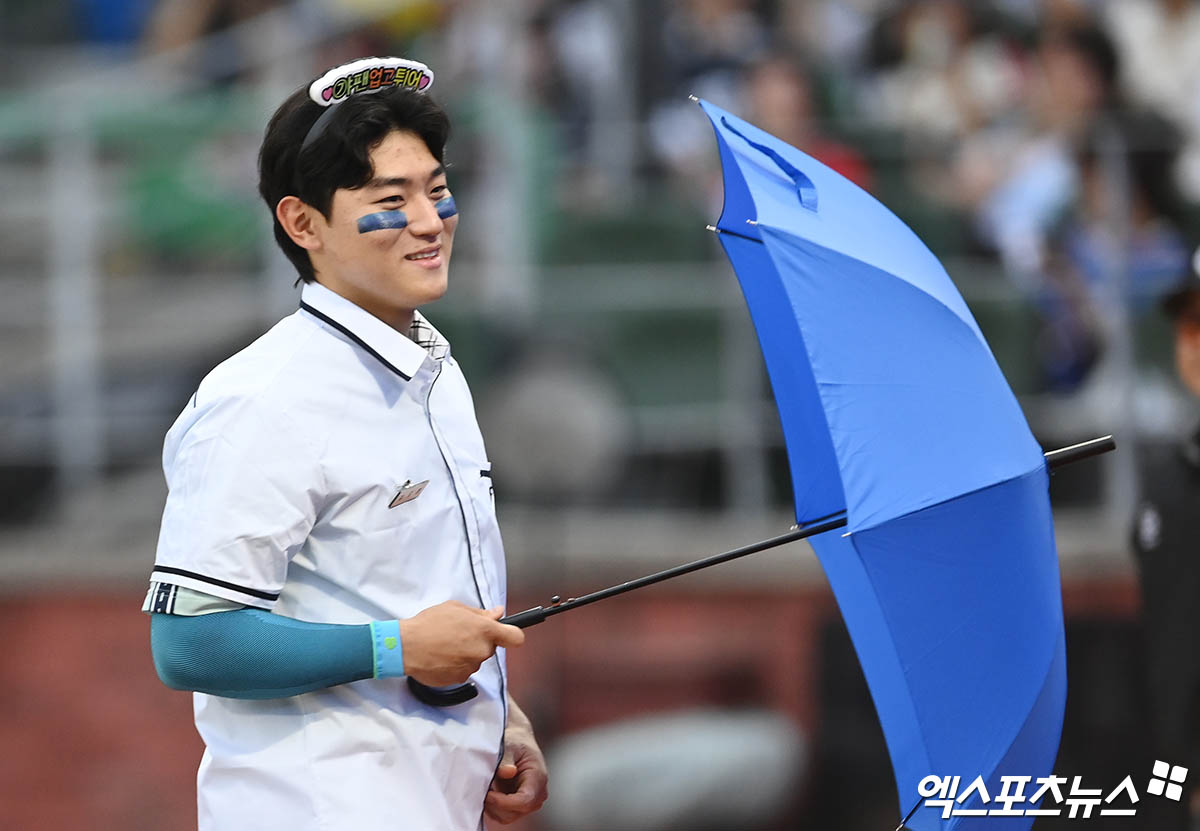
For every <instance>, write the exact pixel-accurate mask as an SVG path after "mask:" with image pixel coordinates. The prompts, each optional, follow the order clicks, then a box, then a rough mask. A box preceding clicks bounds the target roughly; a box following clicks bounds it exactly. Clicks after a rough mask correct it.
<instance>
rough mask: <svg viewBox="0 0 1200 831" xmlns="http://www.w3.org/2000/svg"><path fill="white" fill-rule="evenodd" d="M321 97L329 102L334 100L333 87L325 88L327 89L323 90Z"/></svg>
mask: <svg viewBox="0 0 1200 831" xmlns="http://www.w3.org/2000/svg"><path fill="white" fill-rule="evenodd" d="M321 97H322V98H324V99H325V100H326V101H328V100H329V99H330V98H332V97H333V87H325V89H323V90H321Z"/></svg>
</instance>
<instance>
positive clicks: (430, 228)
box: [405, 198, 445, 237]
mask: <svg viewBox="0 0 1200 831" xmlns="http://www.w3.org/2000/svg"><path fill="white" fill-rule="evenodd" d="M405 213H407V214H408V230H409V231H411V232H412V233H413V234H415V235H417V236H421V237H432V236H437V235H438V234H440V233H441V232H442V228H443V227H445V220H443V219H442V218H441V216H439V215H438V211H437V205H436V204H434V201H433V200H432V199H428V198H425V199H417V200H415V204H412V205H409V207H408V209H407V210H406V211H405Z"/></svg>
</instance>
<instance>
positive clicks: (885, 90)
mask: <svg viewBox="0 0 1200 831" xmlns="http://www.w3.org/2000/svg"><path fill="white" fill-rule="evenodd" d="M984 24H985V21H984V19H983V16H982V14H981V12H980V10H979V9H978V8H976V7H972V6H969V5H968V4H963V3H957V2H951V1H950V0H921V2H917V3H911V4H907V5H904V6H902V7H901V8H900V9H899V10H898V11H897V12H896V13H895V14H893V15H892V16H891V17H890V18H887V19H885V20H884V21H882V22H881V24H880V28H879V29H878V30H877V32H876V37H875V44H874V50H873V52H874V55H873V59H874V63H875V66H876V74H875V76H874V77H873V78H872V79H870V80H868V81H867V83H866V84H865V86H864V95H863V102H862V109H863V112H864V115H866V116H867V118H868V120H870V121H872V122H874V123H876V124H881V125H884V126H888V127H895V128H898V129H899V130H901V131H902V132H903V133H904V134H905V135H907V136H910V137H912V138H914V139H916V140H917V142H918V143H919V144H920V145H926V146H927V145H928V143H929V142H930V141H931V140H933V141H939V142H943V143H952V142H954V141H956V140H958V139H961V138H962V137H963V136H965V135H967V134H969V133H970V132H972V131H974V130H976V129H979V128H980V127H982V126H986V125H987V124H990V123H992V122H993V121H995V120H997V119H999V118H1002V117H1003V116H1004V115H1005V114H1007V113H1009V112H1011V111H1012V110H1013V109H1014V108H1016V107H1018V106H1019V105H1020V95H1021V92H1022V83H1021V81H1022V67H1021V64H1020V62H1019V60H1018V56H1017V55H1016V54H1015V53H1014V51H1013V50H1012V48H1011V47H1010V45H1009V44H1008V42H1007V41H1006V39H1005V38H1003V37H1001V36H1000V33H999V31H997V30H995V29H994V28H989V27H987V26H985V25H984Z"/></svg>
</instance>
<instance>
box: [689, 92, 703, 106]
mask: <svg viewBox="0 0 1200 831" xmlns="http://www.w3.org/2000/svg"><path fill="white" fill-rule="evenodd" d="M688 100H689V101H695V102H696V103H697V104H699V103H700V99H699V98H697V97H696V96H694V95H691V94H689V95H688Z"/></svg>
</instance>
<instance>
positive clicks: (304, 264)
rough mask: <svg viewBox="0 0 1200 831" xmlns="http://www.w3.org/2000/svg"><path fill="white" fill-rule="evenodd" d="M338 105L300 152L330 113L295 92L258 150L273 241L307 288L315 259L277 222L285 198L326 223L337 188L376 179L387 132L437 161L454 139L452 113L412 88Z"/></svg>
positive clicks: (260, 184) (304, 91) (356, 97)
mask: <svg viewBox="0 0 1200 831" xmlns="http://www.w3.org/2000/svg"><path fill="white" fill-rule="evenodd" d="M334 107H335V112H334V113H332V114H331V116H330V119H329V122H328V124H326V125H325V128H324V130H323V131H322V132H321V133H320V134H319V135H317V136H315V137H314V138H313V139H312V140H311V141H310V142H309V143H308V145H306V146H303V149H302V145H303V144H304V139H305V136H307V135H308V132H309V130H311V129H312V126H313V124H314V123H315V122H316V120H317V119H318V118H319V117H320V116H321V115H322V114H323V113H324V112H325V111H326V108H325V107H322V106H320V105H318V104H316V103H314V102H313V100H312V99H311V98H309V97H308V86H307V85H306V86H304V87H302V88H300V89H298V90H296V91H295V92H293V93H292V94H291V95H289V96H288V97H287V99H286V100H285V101H284V102H283V103H282V104H281V105H280V106H279V109H277V110H276V111H275V114H274V115H273V116H271V120H270V122H269V123H268V124H267V131H266V134H265V135H264V136H263V142H262V147H260V148H259V151H258V192H259V194H260V195H261V196H262V198H263V201H264V202H266V203H267V208H268V209H269V210H270V211H271V216H272V220H273V223H274V227H275V241H276V242H277V243H278V244H279V247H280V248H282V249H283V253H284V254H286V255H287V258H288V259H289V260H291V261H292V265H294V266H295V267H296V271H298V272H299V273H300V280H303V281H304V282H306V283H308V282H312V281H313V280H314V279H316V273H315V272H314V271H313V266H312V260H311V259H309V256H308V252H307V251H305V250H304V249H303V248H301V247H300V246H299V245H297V244H296V243H295V242H293V241H292V238H291V237H289V236H288V234H287V231H285V230H284V229H283V226H282V225H280V224H279V218H278V217H277V216H275V206H276V205H278V204H279V200H281V199H283V198H284V197H285V196H295V197H297V198H299V199H300V201H302V202H304V203H305V204H308V205H311V206H312V207H314V208H316V209H317V210H318V211H320V212H321V215H322V216H324V217H325V218H326V219H328V218H329V213H330V210H331V208H332V206H333V194H334V192H335V191H337V190H339V189H342V188H348V189H351V190H353V189H354V188H360V187H362V186H363V185H365V184H366V183H367V182H368V181H370V179H371V177H372V176H373V175H374V171H373V170H372V169H371V158H370V154H371V150H372V149H373V148H374V147H376V146H378V144H379V143H380V142H381V141H383V139H384V138H386V137H387V135H388V134H390V133H392V132H394V131H396V130H403V131H408V132H412V133H415V134H416V135H417V136H419V137H420V138H421V140H422V141H424V142H425V146H426V147H428V148H429V152H430V153H431V154H432V155H433V157H434V158H435V159H437V160H438V162H439V163H444V158H443V157H444V154H445V149H446V139H447V137H448V136H449V135H450V119H449V117H448V116H447V115H446V111H445V110H443V109H442V108H441V106H440V105H439V104H438V103H437V102H436V101H434V100H433V99H432V98H430V97H429V95H427V94H426V93H423V92H416V91H414V90H412V89H409V88H407V87H395V88H392V89H388V90H384V91H383V92H372V93H359V94H357V95H352V96H351V97H349V98H347V99H346V100H345V101H343V102H342V103H340V104H336V105H334Z"/></svg>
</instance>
